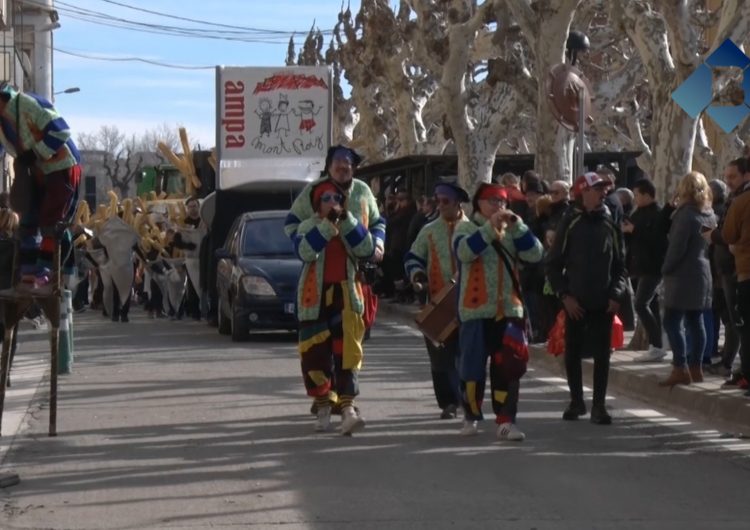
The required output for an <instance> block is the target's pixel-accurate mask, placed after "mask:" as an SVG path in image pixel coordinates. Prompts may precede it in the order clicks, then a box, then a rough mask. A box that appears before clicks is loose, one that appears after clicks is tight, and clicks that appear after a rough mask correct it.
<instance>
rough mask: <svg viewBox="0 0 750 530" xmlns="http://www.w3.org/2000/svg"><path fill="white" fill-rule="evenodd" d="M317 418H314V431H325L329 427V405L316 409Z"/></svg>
mask: <svg viewBox="0 0 750 530" xmlns="http://www.w3.org/2000/svg"><path fill="white" fill-rule="evenodd" d="M317 414H318V418H317V419H316V420H315V432H327V431H328V430H330V428H331V407H321V408H319V409H318V412H317Z"/></svg>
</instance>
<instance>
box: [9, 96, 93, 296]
mask: <svg viewBox="0 0 750 530" xmlns="http://www.w3.org/2000/svg"><path fill="white" fill-rule="evenodd" d="M0 101H2V113H0V143H1V144H2V146H3V147H4V148H5V150H6V151H7V152H8V154H10V155H11V156H13V157H14V158H15V170H16V175H15V179H16V180H18V179H21V180H19V181H18V182H14V185H13V186H14V188H16V190H20V191H19V192H18V193H15V195H16V197H15V199H16V200H15V201H14V208H15V209H17V210H18V211H19V214H20V216H21V221H20V229H19V233H20V238H21V254H20V268H21V275H22V280H23V281H24V283H33V284H35V285H37V286H42V285H47V284H48V283H49V281H50V269H51V267H52V256H53V253H54V250H55V230H56V225H57V223H59V222H61V221H62V222H69V221H70V220H71V219H72V217H73V214H74V213H75V209H76V204H77V202H78V186H79V182H80V179H81V167H80V165H79V164H80V155H79V153H78V149H77V148H76V146H75V144H74V143H73V140H72V139H71V132H70V129H69V127H68V124H67V123H66V122H65V120H64V119H63V118H62V117H61V116H60V114H58V112H57V111H56V110H55V108H54V107H53V106H52V104H51V103H50V102H49V101H47V100H46V99H44V98H43V97H41V96H37V95H36V94H31V93H21V92H19V91H18V90H16V89H15V88H14V87H12V86H11V85H9V84H7V83H5V84H2V85H0ZM11 195H14V191H13V190H12V191H11ZM40 232H41V241H40V240H39V235H40ZM68 243H69V239H68ZM69 248H70V245H68V250H69ZM66 252H67V251H66Z"/></svg>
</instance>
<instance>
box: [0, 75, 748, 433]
mask: <svg viewBox="0 0 750 530" xmlns="http://www.w3.org/2000/svg"><path fill="white" fill-rule="evenodd" d="M20 98H26V99H28V101H27V102H26V103H28V105H25V106H24V108H26V109H27V111H26V112H28V115H22V116H21V117H23V118H25V120H24V122H23V123H24V126H23V127H21V130H20V134H19V135H17V136H16V137H12V138H11V137H8V136H7V135H0V142H1V143H2V146H3V147H4V149H5V150H6V151H7V152H8V153H10V154H11V155H13V156H14V157H15V160H16V164H15V165H16V179H15V182H14V188H13V189H12V190H11V194H10V196H7V195H6V196H4V197H2V204H0V250H2V252H0V259H2V260H3V263H4V265H3V267H2V272H3V275H2V277H0V280H1V282H2V286H1V287H3V288H7V287H9V286H10V285H11V284H13V285H16V286H17V287H18V288H21V289H41V290H44V289H47V288H49V286H51V285H54V284H55V281H54V280H55V278H54V274H53V271H52V269H51V251H52V249H53V248H54V242H55V241H56V240H58V239H59V238H60V233H59V227H60V224H61V223H62V224H64V225H66V226H69V227H71V230H70V231H69V232H70V233H72V234H73V237H71V238H69V239H66V238H65V237H64V236H63V241H62V243H63V244H62V249H63V251H62V254H63V255H67V256H69V259H68V260H66V261H65V264H64V271H65V272H72V271H73V265H75V266H76V268H77V270H78V271H79V272H78V277H77V279H78V280H79V281H77V282H76V281H74V282H72V283H71V285H73V284H75V285H74V287H75V291H76V294H75V297H74V298H75V301H74V307H75V309H76V310H83V309H85V308H86V306H87V305H88V306H90V307H92V308H98V309H101V311H102V312H103V314H104V315H106V316H107V317H108V318H111V319H112V320H113V321H117V322H123V323H124V322H128V321H129V317H128V314H129V310H130V306H131V304H134V303H140V304H143V306H144V309H145V310H146V312H147V314H148V315H149V317H151V318H160V317H169V318H174V319H180V318H182V317H183V316H184V315H188V316H189V317H191V318H194V319H196V320H200V319H201V318H204V317H209V318H210V314H211V306H212V304H210V300H209V299H210V297H209V296H208V292H209V291H210V289H209V286H208V285H207V281H208V275H207V274H205V273H202V271H201V264H204V266H205V263H206V262H207V261H209V260H208V259H207V258H206V256H205V255H203V256H201V249H202V248H203V249H206V248H208V245H206V237H207V235H208V227H207V226H206V224H205V223H204V222H202V220H201V218H200V203H199V201H198V199H196V198H192V197H189V198H187V199H186V200H184V201H179V202H172V203H171V204H167V203H158V202H157V203H152V204H146V203H145V202H144V201H142V200H140V199H136V200H132V199H123V200H121V201H120V200H119V198H118V197H117V196H116V195H115V194H114V193H112V192H111V193H110V199H111V201H110V204H109V206H106V205H102V206H100V207H99V208H98V209H97V210H96V212H94V213H93V215H92V213H91V212H90V211H88V205H87V203H86V202H83V201H82V202H80V203H78V207H77V208H76V207H75V205H76V202H77V195H78V181H79V179H80V166H79V159H78V152H77V150H76V148H75V145H74V144H73V142H72V141H71V140H70V131H69V130H68V128H67V125H66V124H65V122H64V120H63V119H62V118H61V117H60V116H59V115H58V114H57V113H56V111H55V110H54V109H53V108H52V107H51V105H49V104H48V103H47V104H45V103H44V102H42V101H40V100H37V99H34V98H33V97H31V96H26V95H24V94H21V93H19V92H18V91H16V90H15V89H14V88H13V87H10V86H9V85H7V84H3V85H0V122H2V125H3V130H9V129H8V128H9V127H10V128H14V127H16V126H17V125H18V124H15V125H14V124H13V123H11V122H12V120H13V119H18V116H17V114H18V113H17V112H16V111H14V109H15V108H17V106H18V105H19V103H18V102H19V100H20ZM14 117H15V118H14ZM6 122H8V123H10V125H7V127H6ZM11 126H12V127H11ZM360 162H361V157H360V156H359V155H358V154H357V153H356V152H355V151H353V150H352V149H350V148H347V147H345V146H334V147H331V148H330V149H329V150H328V153H327V157H326V162H325V171H324V173H323V175H322V176H321V178H320V179H319V180H316V181H315V182H312V183H310V184H309V185H308V186H307V187H305V189H303V190H302V192H301V193H300V194H299V195H298V196H297V197H296V199H295V201H294V204H293V205H292V207H291V210H290V211H289V214H288V216H287V219H286V221H285V231H286V233H287V235H288V236H289V238H290V239H291V240H292V242H293V244H294V248H295V252H296V253H297V256H298V257H299V259H300V260H301V261H302V262H303V268H302V274H301V276H300V279H299V282H298V289H297V291H298V292H297V303H296V308H297V319H298V322H299V336H298V338H299V352H300V359H301V371H302V376H303V383H304V388H305V390H306V393H307V395H308V396H309V397H310V398H311V400H312V410H313V411H314V413H315V415H316V419H315V430H316V431H319V432H325V431H328V430H329V429H330V428H331V426H332V420H331V418H332V414H335V413H340V414H341V417H342V420H341V432H342V433H343V434H345V435H350V434H353V433H355V432H357V431H359V430H361V429H362V428H364V426H365V420H364V418H363V415H362V414H361V412H360V410H359V408H358V407H357V406H356V405H355V398H356V397H357V395H358V394H359V378H358V375H359V371H360V368H361V366H362V363H363V359H364V346H363V343H364V341H365V340H366V337H367V334H368V332H369V329H370V327H371V326H372V324H373V322H374V320H375V314H376V310H377V305H378V299H379V298H394V299H396V300H397V301H401V302H411V301H413V300H414V299H417V300H418V302H419V303H421V304H424V303H425V302H426V301H427V300H430V299H432V298H436V297H437V296H438V295H439V294H440V293H442V292H443V291H444V290H446V288H450V287H451V286H454V287H453V288H454V289H455V293H456V300H457V303H456V307H455V311H456V315H457V318H458V322H459V326H458V331H457V333H455V334H453V335H452V336H450V337H449V338H448V339H446V340H444V341H441V342H435V341H433V340H431V339H429V338H428V337H427V336H425V345H426V349H427V353H428V356H429V360H430V371H431V375H432V382H433V388H434V393H435V398H436V401H437V405H438V407H439V409H440V417H441V418H443V419H451V418H456V417H458V416H459V415H460V416H462V417H463V425H462V427H461V430H460V432H461V434H463V435H467V436H468V435H474V434H476V433H477V432H478V430H479V422H480V421H481V420H482V419H483V418H484V415H483V411H482V403H483V400H484V396H485V387H486V379H487V371H488V370H487V365H488V364H489V379H490V398H491V403H492V411H493V413H494V415H495V421H496V424H497V437H498V438H499V439H500V440H507V441H522V440H524V439H525V433H524V432H523V431H522V430H521V429H520V427H519V426H518V425H517V423H516V415H517V410H518V405H519V396H520V382H521V379H522V377H523V375H524V373H525V371H526V364H527V361H528V345H529V343H530V342H536V343H542V342H545V341H547V339H548V337H549V336H550V333H551V332H552V331H553V329H554V327H555V326H556V325H557V323H558V322H562V323H563V325H562V328H563V329H562V330H561V332H563V333H564V350H565V368H566V373H567V380H568V386H569V390H570V402H569V404H568V406H567V407H566V408H565V409H564V411H563V413H562V419H564V420H576V419H578V418H580V417H581V416H584V415H585V414H587V411H588V408H587V405H586V403H585V401H584V394H583V381H582V367H581V361H582V359H583V358H586V357H592V358H593V359H594V385H593V387H594V388H593V400H592V405H591V415H590V421H591V422H592V423H595V424H600V425H608V424H610V423H611V422H612V417H611V415H610V414H609V412H608V411H607V408H606V406H605V402H606V401H605V400H606V393H607V383H608V377H609V360H610V355H611V351H612V330H613V327H614V326H615V323H616V322H617V321H619V322H622V324H623V325H624V327H625V328H626V329H631V330H633V329H635V328H636V326H639V328H640V329H642V334H643V337H644V339H645V340H644V345H645V346H644V347H643V348H642V350H643V351H642V352H641V354H640V355H639V356H638V357H637V358H636V359H635V361H636V362H653V361H661V360H663V359H664V358H665V357H666V356H667V355H668V349H669V350H671V353H672V370H671V372H670V373H669V374H665V377H664V379H663V380H661V381H660V383H659V384H660V385H662V386H667V387H671V386H675V385H687V384H691V383H694V382H701V381H703V379H704V377H705V375H706V374H710V375H715V376H721V377H724V378H725V379H726V380H725V382H724V386H725V387H727V388H733V387H739V388H743V389H747V392H746V393H745V395H746V396H748V397H750V389H748V382H749V381H750V193H748V192H749V191H750V160H748V159H746V158H738V159H736V160H733V161H732V162H731V163H730V164H729V165H728V166H727V167H726V170H725V173H724V179H723V180H719V179H716V180H712V181H711V182H708V181H707V179H706V178H705V177H704V175H702V174H701V173H698V172H690V173H688V174H687V175H685V176H684V177H683V178H681V179H680V181H679V182H678V184H677V186H676V192H675V194H674V196H673V197H672V198H671V199H670V200H669V201H668V202H667V203H666V204H660V203H659V202H658V201H657V198H656V195H657V193H656V188H655V186H654V183H653V182H651V181H650V180H649V179H648V178H642V179H640V180H638V181H637V182H635V183H634V185H633V186H632V189H629V188H615V178H614V174H613V172H612V171H610V170H609V169H607V168H601V169H600V170H597V171H595V172H587V173H585V174H583V175H580V176H578V177H577V178H576V179H575V180H574V182H573V184H572V186H571V185H570V184H569V183H568V182H566V181H563V180H556V181H552V182H548V181H547V180H545V179H544V178H542V176H540V175H538V174H536V173H535V172H533V171H527V172H526V173H524V174H523V175H522V176H517V175H515V174H512V173H506V174H502V175H499V176H498V177H497V178H496V180H495V181H493V182H491V183H482V184H481V185H479V186H478V187H477V188H476V190H474V191H473V194H471V195H470V194H469V193H468V192H467V191H466V190H464V189H462V188H461V187H459V186H458V185H457V184H455V183H454V182H450V181H441V182H439V183H438V184H437V185H436V186H435V188H434V190H432V191H433V192H432V193H431V194H429V196H423V197H421V199H420V200H419V201H417V202H415V201H414V199H413V198H412V197H411V195H410V194H409V193H408V191H407V190H406V189H391V190H389V192H388V193H386V195H385V197H384V199H385V200H384V203H383V204H382V205H379V204H378V201H377V198H376V197H375V195H374V194H373V192H372V190H371V189H370V188H369V187H368V185H367V184H366V183H364V182H363V181H360V180H358V179H354V178H353V176H354V171H355V169H356V167H357V166H358V164H359V163H360ZM381 212H382V213H381ZM14 240H16V241H19V242H20V244H19V245H18V246H19V247H20V254H19V260H18V262H19V263H20V267H19V269H20V271H19V277H18V278H15V279H14V278H12V277H11V275H10V274H9V272H10V270H11V267H12V265H11V264H12V255H13V251H14V249H15V247H16V245H15V243H14ZM70 249H74V251H70ZM204 254H205V253H204ZM201 257H202V259H201ZM374 268H379V270H380V273H379V274H376V275H373V274H372V270H373V269H374ZM30 317H31V318H34V315H30ZM560 317H562V319H561V318H560ZM722 329H723V337H724V340H723V341H722V340H720V337H721V335H722V333H721V331H722ZM665 335H666V339H667V340H666V341H665V340H664V336H665ZM738 356H739V358H740V362H739V363H737V362H736V360H737V357H738Z"/></svg>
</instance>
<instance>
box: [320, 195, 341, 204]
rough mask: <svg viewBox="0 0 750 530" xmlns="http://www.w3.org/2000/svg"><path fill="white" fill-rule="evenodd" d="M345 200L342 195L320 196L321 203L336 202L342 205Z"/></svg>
mask: <svg viewBox="0 0 750 530" xmlns="http://www.w3.org/2000/svg"><path fill="white" fill-rule="evenodd" d="M343 200H344V196H343V195H341V194H340V193H324V194H323V195H321V196H320V202H331V201H335V202H338V203H341V202H342V201H343Z"/></svg>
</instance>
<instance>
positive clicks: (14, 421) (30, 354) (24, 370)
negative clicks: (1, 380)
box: [0, 320, 50, 466]
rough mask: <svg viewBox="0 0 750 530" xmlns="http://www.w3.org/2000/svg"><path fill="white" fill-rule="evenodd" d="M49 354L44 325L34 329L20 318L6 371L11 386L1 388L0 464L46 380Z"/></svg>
mask: <svg viewBox="0 0 750 530" xmlns="http://www.w3.org/2000/svg"><path fill="white" fill-rule="evenodd" d="M49 355H50V353H49V332H48V330H47V327H46V326H45V327H44V328H40V329H34V328H33V327H32V325H31V324H30V323H29V322H28V321H26V320H24V321H22V322H21V324H20V328H19V337H18V351H17V352H16V358H15V359H14V361H13V367H12V368H11V372H10V382H11V386H10V387H9V388H7V389H6V391H5V406H4V407H3V409H4V410H3V422H2V426H0V466H1V465H2V464H3V461H4V460H5V456H6V455H7V453H8V450H9V449H10V447H11V445H12V444H13V440H14V439H15V437H16V435H17V434H18V433H19V432H20V431H21V430H22V427H23V425H24V422H25V421H26V415H27V414H29V413H31V412H32V410H33V409H31V407H32V405H33V399H34V395H35V394H36V392H37V390H38V389H39V386H40V385H42V384H46V383H47V382H48V378H47V377H46V374H47V373H48V371H49Z"/></svg>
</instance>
